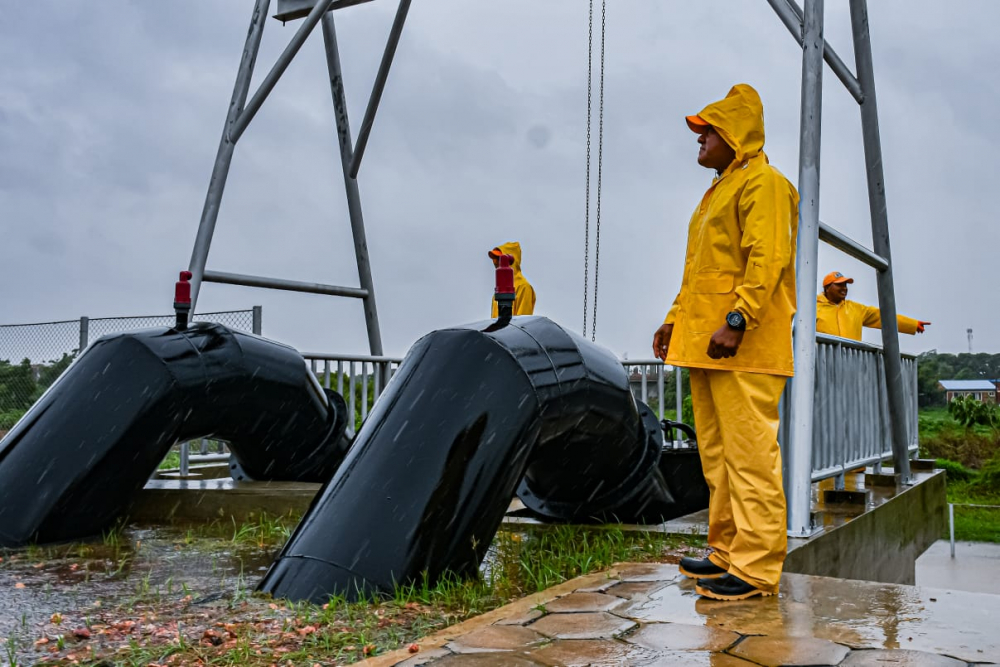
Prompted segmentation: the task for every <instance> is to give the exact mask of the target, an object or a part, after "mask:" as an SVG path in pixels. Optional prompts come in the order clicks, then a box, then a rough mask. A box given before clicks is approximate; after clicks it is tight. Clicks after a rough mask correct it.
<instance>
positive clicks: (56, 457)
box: [0, 324, 348, 547]
mask: <svg viewBox="0 0 1000 667" xmlns="http://www.w3.org/2000/svg"><path fill="white" fill-rule="evenodd" d="M346 419H347V414H346V409H345V405H344V400H343V398H341V397H340V396H339V395H337V394H336V393H334V392H326V391H324V390H323V388H322V387H321V386H320V385H319V383H318V382H317V381H316V378H315V377H314V376H313V375H312V374H311V373H310V372H309V370H308V368H307V367H306V365H305V362H304V361H303V359H302V357H301V356H300V355H299V354H298V352H296V351H295V350H294V349H292V348H290V347H288V346H286V345H282V344H280V343H275V342H273V341H269V340H266V339H264V338H260V337H259V336H254V335H252V334H247V333H243V332H238V331H233V330H231V329H227V328H226V327H224V326H221V325H218V324H197V325H194V326H193V327H191V328H189V329H187V330H185V331H177V330H175V329H165V328H161V329H148V330H143V331H137V332H131V333H126V334H117V335H112V336H106V337H104V338H101V339H100V340H98V341H96V342H95V343H94V344H93V345H91V346H90V347H88V348H87V350H86V351H85V352H84V353H83V354H81V355H80V357H79V358H78V359H77V360H76V361H75V362H74V363H73V364H72V365H71V366H70V367H69V369H67V371H66V372H65V373H64V374H63V375H62V376H61V377H60V378H59V380H58V381H57V382H56V383H55V384H53V385H52V387H50V388H49V390H48V391H47V392H46V393H45V394H44V395H43V396H42V398H41V399H39V401H38V402H37V403H36V404H35V405H34V406H32V408H31V409H30V410H29V411H28V413H27V414H26V415H25V416H24V418H22V419H21V421H20V422H18V423H17V425H16V426H15V427H14V429H13V430H11V431H10V433H8V434H7V436H6V437H5V438H4V439H3V440H2V441H0V546H4V547H13V546H19V545H23V544H26V543H28V542H32V541H36V542H55V541H64V540H72V539H76V538H80V537H84V536H87V535H93V534H95V533H98V532H100V531H101V530H104V529H106V528H107V527H108V526H110V525H111V524H113V522H114V521H115V520H116V519H117V518H118V517H120V516H122V514H123V513H124V512H125V511H126V510H127V508H128V507H129V504H130V501H131V500H132V498H133V496H134V494H135V493H136V492H137V491H139V490H140V489H141V488H142V487H143V485H144V484H145V482H146V480H147V479H149V476H150V475H151V474H152V473H153V471H154V470H156V467H157V465H159V463H160V461H161V460H162V459H163V457H164V456H165V455H166V453H167V451H168V450H169V449H170V447H171V446H172V445H173V444H174V443H176V442H178V441H183V440H192V439H196V438H200V437H212V438H219V439H222V440H226V441H228V442H229V445H230V448H231V449H232V451H233V453H234V456H235V458H236V459H237V460H238V462H239V464H240V466H241V467H242V468H243V469H244V470H245V471H246V472H247V473H248V474H249V475H250V476H251V477H253V478H255V479H286V480H300V481H326V480H328V479H329V478H330V476H331V475H332V474H333V471H334V470H335V469H336V468H337V466H338V465H339V463H340V461H341V460H342V459H343V457H344V454H345V453H346V449H347V446H348V443H347V442H346V441H345V440H344V439H343V432H344V428H345V426H346Z"/></svg>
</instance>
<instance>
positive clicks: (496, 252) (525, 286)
mask: <svg viewBox="0 0 1000 667" xmlns="http://www.w3.org/2000/svg"><path fill="white" fill-rule="evenodd" d="M487 254H488V255H489V257H490V259H492V260H493V266H494V267H495V266H497V265H499V263H500V255H510V256H511V257H513V258H514V261H513V262H511V265H510V266H511V268H512V269H514V314H515V315H531V314H533V313H534V312H535V289H534V288H533V287H532V286H531V283H529V282H528V279H527V278H525V277H524V274H523V273H521V244H520V243H518V242H517V241H511V242H510V243H504V244H502V245H498V246H497V247H496V248H493V250H490V251H489V253H487ZM493 317H498V314H497V302H496V300H494V301H493Z"/></svg>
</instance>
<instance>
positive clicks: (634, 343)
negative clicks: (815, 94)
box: [0, 0, 1000, 358]
mask: <svg viewBox="0 0 1000 667" xmlns="http://www.w3.org/2000/svg"><path fill="white" fill-rule="evenodd" d="M244 4H245V3H239V6H238V7H237V3H229V2H221V1H217V2H195V1H194V0H187V1H185V2H174V3H132V2H125V1H124V0H108V1H107V2H101V3H96V4H95V3H89V4H83V3H57V2H54V0H45V1H39V2H35V3H21V4H20V5H19V6H18V7H17V9H16V10H13V11H11V12H8V13H7V14H6V15H5V17H6V20H5V21H4V22H2V23H0V63H2V64H0V228H2V238H3V243H2V244H0V262H2V263H3V266H4V267H5V269H6V272H7V273H8V274H10V275H14V276H16V277H17V279H16V282H15V283H14V284H16V289H14V290H5V292H4V293H3V296H2V297H0V301H2V305H3V312H4V321H6V322H27V321H41V320H50V319H64V318H65V319H69V318H74V317H78V316H80V315H83V314H87V315H91V316H94V317H98V316H106V315H122V314H133V313H134V314H146V313H152V312H167V311H168V310H169V307H170V296H171V289H172V284H173V281H174V280H175V279H176V271H177V270H179V269H181V268H185V267H186V265H187V263H188V259H189V256H190V251H191V246H192V243H193V240H194V234H195V230H196V229H197V224H198V218H199V215H200V212H201V208H202V204H203V201H204V195H205V189H206V188H207V185H208V177H209V174H210V172H211V167H212V162H213V160H214V155H215V150H216V147H217V145H218V140H219V133H220V131H221V129H222V125H223V121H224V117H225V112H226V108H227V105H228V102H229V97H230V94H231V90H232V83H233V79H234V77H235V73H236V66H237V64H238V61H239V56H240V51H241V49H242V46H243V40H244V39H245V35H246V27H247V23H248V20H249V9H248V6H247V7H245V6H243V5H244ZM828 4H830V3H828ZM870 4H871V25H872V31H873V36H874V40H875V54H874V55H875V66H876V78H877V81H878V86H879V106H880V111H881V113H882V137H883V144H884V152H885V165H886V189H887V194H888V198H889V212H890V218H891V224H892V231H893V256H894V260H895V262H896V267H895V275H896V283H897V288H898V292H899V295H898V296H899V304H900V310H901V311H902V312H904V313H907V314H911V315H914V316H918V317H921V318H923V319H929V320H932V321H933V322H934V326H933V327H932V328H931V329H930V331H929V333H927V334H925V335H924V336H922V337H919V338H915V339H911V338H908V337H907V338H905V339H904V341H903V345H904V349H906V350H909V351H920V350H923V349H928V348H938V349H941V350H961V349H964V345H965V329H966V328H967V327H970V326H971V327H973V328H974V329H975V331H976V340H977V345H981V346H982V348H983V349H992V348H993V344H992V341H993V340H995V339H996V338H997V336H998V335H1000V317H998V316H997V315H996V314H995V312H993V311H992V309H991V308H989V307H988V304H990V303H992V302H993V301H994V300H995V299H993V298H992V282H993V258H992V255H993V254H994V249H995V248H996V247H998V243H1000V232H998V231H996V230H997V226H996V225H993V224H992V220H993V217H994V214H993V208H994V206H993V205H992V202H991V201H990V198H989V196H990V193H992V184H993V182H994V181H995V180H996V178H995V169H994V167H993V166H992V160H991V159H990V156H992V155H993V154H995V153H996V152H997V147H998V145H1000V129H998V127H997V125H996V124H995V123H993V122H992V114H993V110H994V109H995V108H997V107H998V106H1000V84H998V83H997V81H996V79H995V77H993V76H992V72H991V71H990V70H989V69H988V67H986V66H984V63H988V62H991V61H992V58H993V54H994V51H995V46H994V44H995V38H994V36H993V34H992V26H993V25H994V24H995V23H996V19H997V18H998V17H1000V6H997V5H995V4H994V3H991V2H988V1H987V0H982V1H980V2H969V3H967V4H966V5H963V11H962V12H956V11H945V9H943V8H941V6H940V5H939V3H934V2H930V0H927V1H924V2H906V1H904V0H878V2H872V3H870ZM690 5H691V3H688V4H687V5H685V4H682V3H674V2H656V3H653V2H647V3H631V4H629V3H626V4H611V5H610V6H609V9H608V42H607V70H606V91H605V143H604V160H605V163H604V173H603V176H604V192H603V197H602V228H601V256H600V277H601V282H600V296H601V300H600V306H599V312H598V339H599V341H601V342H603V343H604V344H606V345H608V346H609V347H610V348H612V349H613V350H615V351H616V352H618V353H619V354H621V353H624V352H628V353H629V355H630V356H632V357H633V358H635V357H646V356H648V355H649V353H648V347H649V344H648V339H649V338H650V335H651V332H652V331H653V329H655V327H656V326H657V325H658V323H659V322H660V321H661V320H662V317H663V314H664V312H665V310H666V308H667V306H668V304H669V302H670V300H671V299H672V298H673V295H674V293H675V292H676V290H677V287H678V284H679V280H680V273H681V263H682V260H683V243H684V234H685V229H686V224H687V220H688V217H689V215H690V212H691V210H692V209H693V207H694V206H695V204H696V203H697V201H698V200H699V198H700V196H701V193H702V192H703V190H704V188H705V187H706V186H707V185H708V182H709V181H710V174H708V173H707V172H705V170H703V169H701V168H699V167H698V166H697V165H696V164H695V163H694V154H695V149H696V145H695V143H694V137H693V135H691V133H690V132H689V131H688V130H687V129H686V127H685V126H684V124H683V122H681V120H680V119H681V117H682V116H683V115H684V114H687V113H692V112H695V111H697V110H698V109H699V108H701V106H703V105H704V104H705V103H707V102H710V101H712V100H714V99H717V98H719V97H721V96H722V95H724V94H725V92H726V91H727V90H728V88H729V86H730V85H731V84H732V83H735V82H737V81H747V82H749V83H752V84H753V85H755V86H756V87H757V88H758V90H759V91H760V92H761V95H762V98H763V99H764V102H765V108H766V119H767V131H768V141H767V146H766V150H767V151H768V153H769V155H770V157H771V159H772V162H773V163H775V164H776V165H777V166H778V167H779V168H780V169H782V171H783V172H784V173H785V174H786V175H788V176H789V178H791V179H792V180H793V181H795V180H796V176H797V161H798V110H799V83H800V72H799V68H800V64H801V55H800V51H799V50H798V48H797V46H796V45H795V43H794V41H793V40H792V38H791V37H790V36H789V35H788V34H787V32H786V30H785V28H784V27H783V26H782V25H781V24H780V22H779V21H778V20H777V18H776V17H774V16H773V15H772V14H771V11H770V9H769V8H768V7H767V5H766V3H764V2H762V1H761V2H756V3H749V2H742V1H740V2H737V1H736V0H732V1H730V2H726V3H721V4H720V3H702V4H696V5H694V6H690ZM393 11H394V7H393V6H392V4H391V3H384V2H373V3H368V4H365V5H362V6H359V7H355V8H352V9H349V10H345V11H343V12H341V13H338V15H337V16H338V31H339V37H340V41H341V50H342V57H343V61H344V67H345V80H346V82H347V85H348V102H349V108H350V113H351V114H352V119H353V122H354V130H355V131H356V130H357V125H358V123H359V122H360V119H361V116H362V114H363V112H364V107H365V104H366V102H367V94H368V90H369V86H370V82H371V80H372V77H373V76H374V73H375V71H376V69H377V67H378V62H379V58H380V56H381V48H382V44H383V43H384V40H385V36H386V34H387V31H388V28H389V25H390V24H391V21H392V16H393ZM967 16H976V17H977V20H976V21H968V20H967V19H966V18H965V17H967ZM297 26H298V23H293V24H289V25H288V26H285V27H282V26H281V25H280V24H278V23H276V22H273V21H269V25H268V26H267V28H266V30H265V34H264V43H263V49H262V53H261V56H260V58H259V60H258V64H257V72H256V74H255V81H257V82H259V81H260V79H261V77H262V76H263V74H264V73H265V72H266V71H267V69H268V68H269V67H270V64H271V63H272V62H273V61H274V59H275V57H276V56H277V54H278V53H280V51H281V49H282V48H283V47H284V45H285V43H286V42H287V39H288V38H289V37H291V35H292V34H293V31H294V30H295V29H296V28H297ZM586 30H587V25H586V8H585V7H584V6H582V5H580V4H579V3H574V2H570V1H569V0H550V1H549V2H545V3H537V2H529V1H528V0H520V1H518V2H514V3H513V4H511V3H507V4H504V5H488V4H483V3H469V2H464V1H463V0H440V1H439V2H436V3H415V5H414V7H413V8H412V9H411V16H410V19H409V22H408V25H407V29H406V31H405V32H404V36H403V40H402V42H401V44H400V47H399V52H398V55H397V60H396V62H395V64H394V66H393V71H392V74H391V76H390V80H389V85H388V87H387V89H386V92H385V96H384V98H383V103H382V107H381V109H380V112H379V116H378V119H377V121H376V124H375V128H374V132H373V134H372V138H371V143H370V144H369V148H368V153H367V156H366V159H365V163H364V165H363V167H362V172H361V176H360V180H359V182H360V185H361V191H362V196H363V199H364V205H365V216H366V223H367V231H368V240H369V246H370V249H371V256H372V260H373V262H374V271H375V282H376V290H377V295H378V307H379V310H380V315H381V318H382V325H383V336H384V338H385V341H386V348H387V350H388V351H389V352H391V353H402V352H404V351H405V350H406V348H407V347H408V346H409V345H410V343H411V342H412V341H413V340H414V339H415V338H417V337H418V336H420V335H422V334H423V333H425V332H426V331H429V330H431V329H433V328H435V327H440V326H446V325H448V324H453V323H457V322H463V321H469V320H474V319H479V318H482V317H483V316H485V315H487V314H488V311H487V308H488V307H489V298H490V295H491V282H492V275H491V271H490V265H489V263H488V261H487V260H486V258H485V256H484V254H485V252H486V250H487V249H489V248H491V247H493V246H494V245H496V244H497V243H499V242H502V241H504V240H509V239H517V240H519V241H521V243H522V244H523V246H524V248H525V272H526V274H527V275H528V276H529V278H530V279H531V280H532V281H533V282H534V283H535V286H536V288H537V290H538V292H539V312H541V313H543V314H547V315H549V316H551V317H553V318H554V319H556V320H557V321H559V322H561V323H563V324H566V325H567V326H570V327H571V328H574V329H578V328H579V327H580V323H581V317H582V300H583V295H582V285H583V217H584V196H583V194H584V193H583V189H584V171H583V170H584V140H585V121H586V118H585V111H586V55H587V54H586V47H587V42H586V38H587V33H586ZM827 36H828V39H829V40H830V41H831V43H832V44H833V45H834V46H835V47H836V48H837V49H838V50H839V51H840V54H841V56H842V57H843V58H844V60H845V61H846V62H848V63H851V62H853V54H852V52H851V48H850V31H849V21H848V17H847V13H846V7H842V6H841V5H840V4H839V3H833V4H830V6H828V7H827ZM824 77H825V81H826V83H827V88H826V95H825V101H824V129H823V166H822V170H823V171H822V173H823V189H822V198H821V210H822V217H823V219H824V220H826V221H827V222H830V223H832V224H835V225H836V226H838V227H840V228H842V229H843V230H844V231H845V232H846V233H848V234H850V235H851V236H853V237H855V238H857V239H858V240H859V241H862V242H865V243H868V242H870V236H871V233H870V227H869V222H868V205H867V198H866V192H865V187H866V186H865V177H864V170H863V162H862V160H863V154H862V150H861V138H860V123H859V119H858V111H857V108H856V105H855V104H854V103H853V101H852V100H851V99H850V97H849V96H848V95H847V94H846V93H845V92H844V91H843V90H841V89H839V83H838V82H837V81H836V79H835V77H833V76H832V74H831V73H830V72H829V70H827V71H826V72H825V74H824ZM325 82H326V71H325V62H324V59H323V54H322V43H321V39H320V37H319V35H318V33H317V34H316V35H314V36H313V37H311V38H310V40H309V42H308V43H307V44H306V46H305V47H304V48H303V51H302V53H301V55H300V56H299V58H298V59H297V60H296V61H295V62H294V63H293V65H292V67H290V68H289V70H288V72H286V74H285V76H284V78H283V79H282V81H281V82H280V83H279V84H278V86H277V88H276V89H275V91H274V93H273V94H272V96H271V99H269V100H268V102H267V103H266V104H265V105H264V107H263V109H262V110H261V112H260V114H259V115H258V117H257V119H256V120H255V121H254V123H253V124H252V125H251V127H250V128H249V130H248V131H247V132H246V134H245V135H244V137H243V139H242V140H241V142H240V144H239V146H238V147H237V150H236V157H235V160H234V163H233V170H232V173H231V175H230V178H229V182H228V185H227V191H226V197H225V199H224V200H223V205H222V213H221V215H220V218H219V224H218V228H217V234H216V238H215V242H214V245H213V248H212V254H211V256H210V259H209V265H210V267H212V268H215V269H218V270H228V271H242V272H250V273H258V274H262V275H275V276H284V277H289V278H295V279H302V280H314V281H322V282H331V283H339V284H356V281H357V272H356V269H355V267H354V263H353V245H352V241H351V236H350V230H349V226H348V223H347V213H346V206H345V201H344V195H343V179H342V176H341V174H340V164H339V155H338V154H337V152H336V150H337V149H336V136H335V133H334V124H333V118H332V112H331V102H330V94H329V90H328V88H327V87H326V83H325ZM595 83H596V82H595ZM595 92H596V88H595ZM595 120H596V119H595ZM595 131H596V122H595ZM595 149H596V145H595ZM595 155H596V150H595ZM591 222H592V225H593V224H594V223H595V220H594V219H593V217H592V220H591ZM591 243H592V245H593V240H592V241H591ZM593 267H594V258H591V275H593ZM833 269H840V270H842V271H845V272H852V273H854V274H856V277H857V278H858V282H857V283H856V284H855V285H854V288H855V289H854V292H853V293H854V295H855V296H857V298H858V299H859V300H862V301H867V302H869V303H874V302H875V290H874V274H873V273H872V272H871V271H870V270H867V269H866V268H864V267H863V266H860V265H858V263H856V262H854V261H853V260H848V259H846V258H844V257H843V256H842V255H839V254H838V253H835V252H833V251H830V250H828V249H823V250H822V251H821V257H820V270H821V273H823V272H825V271H827V270H833ZM258 303H259V304H263V305H264V308H265V333H266V334H268V335H270V336H272V337H275V338H278V339H281V340H284V341H287V342H289V343H291V344H293V345H296V346H299V347H301V348H304V349H311V350H336V351H345V352H363V351H365V349H366V343H365V340H366V339H365V335H364V325H363V320H362V315H361V308H360V304H358V303H355V302H351V301H346V300H335V299H330V298H325V297H315V296H305V295H292V294H285V293H270V292H263V291H255V290H250V289H244V288H236V287H228V286H218V285H208V286H206V288H205V290H204V292H203V294H202V301H201V309H202V310H209V309H211V310H216V309H231V308H242V307H248V306H251V305H253V304H258ZM872 340H877V334H876V335H875V336H874V337H873V338H872Z"/></svg>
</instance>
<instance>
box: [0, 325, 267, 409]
mask: <svg viewBox="0 0 1000 667" xmlns="http://www.w3.org/2000/svg"><path fill="white" fill-rule="evenodd" d="M192 320H193V321H196V322H216V323H219V324H224V325H226V326H228V327H231V328H233V329H239V330H242V331H252V332H253V333H256V334H260V331H261V329H260V327H261V308H260V306H255V307H254V308H253V309H252V310H230V311H224V312H216V313H200V314H198V315H195V316H194V317H193V318H192ZM174 322H175V316H174V315H147V316H128V317H95V318H91V317H81V318H80V319H77V320H63V321H59V322H40V323H34V324H0V415H8V414H9V415H10V419H9V420H8V421H0V429H2V428H5V427H9V426H10V425H11V424H10V423H9V421H10V420H13V419H14V417H16V416H18V415H19V414H21V413H23V411H24V410H27V408H28V407H30V406H31V404H32V403H33V402H34V401H35V400H36V399H37V398H38V397H39V396H40V395H41V393H42V391H44V389H45V388H47V387H48V386H49V385H51V384H52V383H53V382H55V381H56V379H57V378H58V377H59V375H60V374H61V373H62V372H63V371H64V370H65V369H66V368H67V367H68V366H69V363H70V361H72V360H73V359H74V358H75V357H76V356H77V355H78V354H79V353H80V352H81V351H83V350H84V349H86V347H87V345H89V344H90V343H91V341H94V340H96V339H98V338H100V337H101V336H106V335H108V334H113V333H120V332H122V331H134V330H136V329H145V328H149V327H160V326H172V325H173V324H174Z"/></svg>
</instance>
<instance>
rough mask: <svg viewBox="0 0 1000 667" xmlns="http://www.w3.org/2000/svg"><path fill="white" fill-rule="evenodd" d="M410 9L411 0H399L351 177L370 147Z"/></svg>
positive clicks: (362, 129)
mask: <svg viewBox="0 0 1000 667" xmlns="http://www.w3.org/2000/svg"><path fill="white" fill-rule="evenodd" d="M409 10H410V0H399V8H398V9H397V10H396V19H395V20H394V21H393V22H392V29H391V30H390V31H389V39H388V40H387V41H386V45H385V51H384V52H383V53H382V63H381V64H380V65H379V67H378V74H377V75H376V76H375V85H373V86H372V94H371V96H370V97H369V98H368V108H367V109H365V117H364V118H363V119H362V120H361V129H360V130H359V131H358V138H357V141H356V142H355V144H354V157H353V158H351V170H350V174H351V178H357V177H358V170H359V169H361V160H362V158H364V155H365V148H367V147H368V135H370V134H371V132H372V123H374V122H375V113H376V112H377V111H378V104H379V102H380V101H381V100H382V91H384V90H385V82H386V79H388V78H389V68H390V67H392V59H393V58H394V57H395V56H396V46H398V45H399V36H400V35H401V34H402V33H403V24H404V23H405V22H406V13H407V12H408V11H409Z"/></svg>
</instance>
